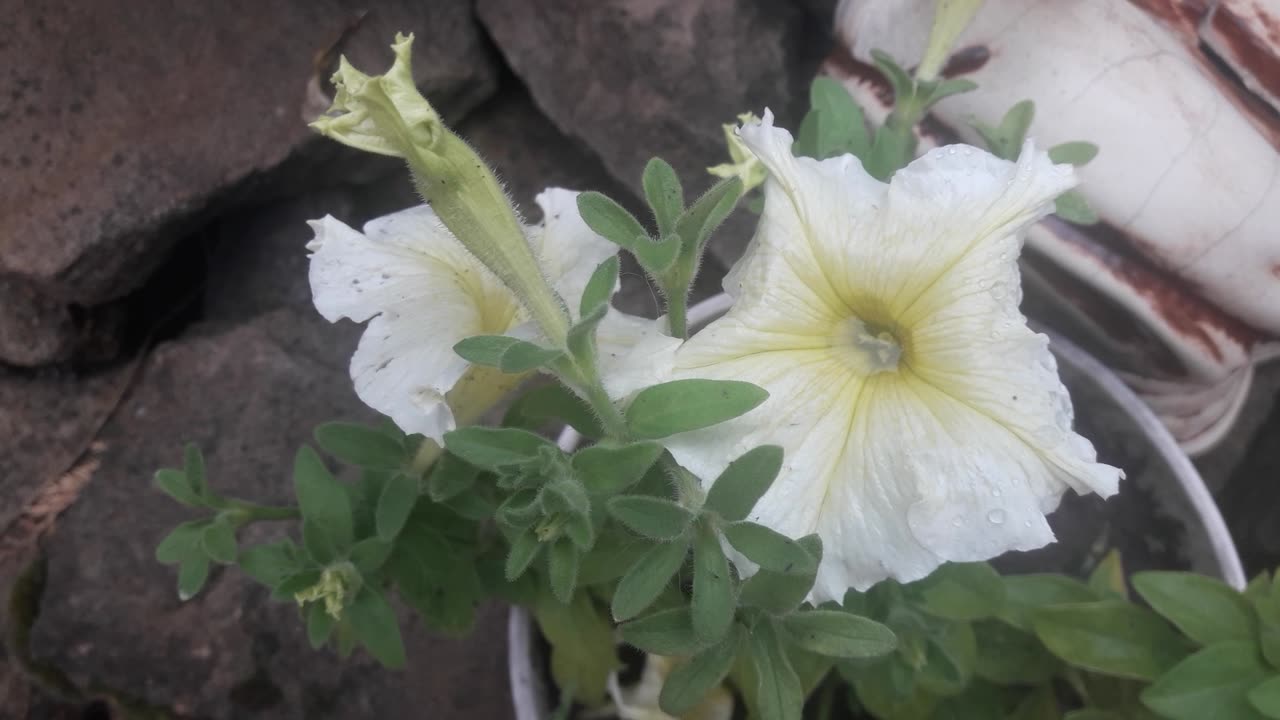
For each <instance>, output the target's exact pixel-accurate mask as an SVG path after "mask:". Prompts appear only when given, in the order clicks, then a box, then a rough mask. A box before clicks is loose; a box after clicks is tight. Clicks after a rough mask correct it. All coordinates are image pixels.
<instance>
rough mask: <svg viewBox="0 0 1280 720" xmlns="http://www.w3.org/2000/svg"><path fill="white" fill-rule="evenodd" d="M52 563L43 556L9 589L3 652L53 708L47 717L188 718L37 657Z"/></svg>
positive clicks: (100, 719)
mask: <svg viewBox="0 0 1280 720" xmlns="http://www.w3.org/2000/svg"><path fill="white" fill-rule="evenodd" d="M46 570H47V564H46V560H45V557H44V555H43V554H38V555H37V556H36V558H35V559H34V560H32V561H31V563H30V564H29V565H27V567H26V568H24V569H23V571H22V572H21V573H20V574H19V575H18V577H17V579H16V580H15V581H14V583H13V586H12V588H11V589H10V591H9V597H8V603H7V605H8V607H7V611H8V613H7V618H6V625H5V627H4V650H5V653H6V654H7V656H8V658H9V659H10V660H11V661H12V662H13V664H14V665H16V666H17V668H18V669H19V670H20V671H21V672H22V674H23V676H24V677H25V678H26V679H27V680H28V681H30V682H31V684H32V686H34V687H35V688H36V689H37V690H38V691H40V692H41V693H42V694H43V695H44V696H45V698H44V699H46V700H48V701H49V702H50V703H52V705H53V707H51V708H46V709H45V710H46V712H45V715H46V716H48V714H49V713H56V714H57V716H59V717H66V718H80V720H177V719H178V718H181V717H183V716H181V715H179V714H178V713H177V712H175V711H174V710H172V709H171V708H166V707H163V706H159V705H154V704H150V703H147V702H145V701H143V700H141V699H139V698H136V697H133V696H131V695H129V694H128V693H125V692H122V691H120V690H118V689H115V688H112V687H110V686H107V685H105V684H103V683H101V682H99V681H97V680H95V679H92V678H90V679H89V680H88V681H86V682H85V683H84V685H83V687H82V686H81V685H80V684H78V683H77V682H76V681H74V680H73V679H72V678H71V677H70V676H69V675H68V674H67V673H66V672H64V671H63V670H62V669H61V668H59V667H58V666H56V665H54V664H53V663H49V662H45V661H42V660H38V659H36V658H35V657H34V656H33V654H32V652H31V629H32V627H34V626H35V622H36V618H37V617H39V615H40V603H41V600H42V599H43V597H44V589H45V580H46Z"/></svg>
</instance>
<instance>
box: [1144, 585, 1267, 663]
mask: <svg viewBox="0 0 1280 720" xmlns="http://www.w3.org/2000/svg"><path fill="white" fill-rule="evenodd" d="M1133 586H1134V588H1135V589H1136V590H1137V591H1138V594H1139V595H1141V596H1142V599H1143V600H1146V601H1147V603H1148V604H1149V605H1151V607H1152V608H1153V609H1154V610H1155V611H1156V612H1158V613H1160V614H1161V615H1163V616H1164V617H1165V618H1167V619H1168V620H1169V621H1170V622H1172V623H1173V624H1174V625H1176V626H1177V627H1178V629H1179V630H1181V631H1182V632H1183V633H1184V634H1186V636H1187V637H1189V638H1191V639H1192V640H1194V641H1196V642H1197V643H1199V644H1201V645H1212V644H1213V643H1216V642H1220V641H1222V640H1253V638H1254V637H1256V636H1257V631H1258V626H1257V622H1256V621H1255V620H1254V617H1253V612H1252V611H1251V610H1250V608H1249V603H1248V602H1247V601H1246V600H1245V599H1244V597H1243V596H1241V595H1240V593H1238V592H1236V591H1235V590H1232V589H1231V588H1229V587H1227V585H1226V584H1225V583H1223V582H1222V581H1220V580H1215V579H1213V578H1209V577H1205V576H1203V575H1196V574H1193V573H1182V572H1141V573H1137V574H1135V575H1134V576H1133Z"/></svg>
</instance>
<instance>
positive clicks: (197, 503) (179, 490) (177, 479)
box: [155, 468, 205, 507]
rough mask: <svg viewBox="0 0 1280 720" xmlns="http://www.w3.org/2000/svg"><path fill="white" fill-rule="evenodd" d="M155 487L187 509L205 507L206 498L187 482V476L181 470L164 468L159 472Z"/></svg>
mask: <svg viewBox="0 0 1280 720" xmlns="http://www.w3.org/2000/svg"><path fill="white" fill-rule="evenodd" d="M155 485H156V488H157V489H158V490H160V491H161V492H163V493H164V494H166V495H168V496H169V497H171V498H173V499H174V500H177V501H178V502H180V503H182V504H183V505H186V506H187V507H204V506H205V501H204V498H202V497H200V496H199V495H198V494H197V493H196V491H195V490H193V489H192V488H191V483H189V482H187V474H186V473H184V472H182V471H181V470H174V469H172V468H164V469H163V470H157V471H156V474H155Z"/></svg>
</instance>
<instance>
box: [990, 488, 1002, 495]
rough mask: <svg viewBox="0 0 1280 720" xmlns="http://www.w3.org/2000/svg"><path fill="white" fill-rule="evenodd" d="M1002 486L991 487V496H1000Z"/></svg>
mask: <svg viewBox="0 0 1280 720" xmlns="http://www.w3.org/2000/svg"><path fill="white" fill-rule="evenodd" d="M1000 495H1001V492H1000V488H991V497H1000Z"/></svg>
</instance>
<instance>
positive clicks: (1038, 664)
mask: <svg viewBox="0 0 1280 720" xmlns="http://www.w3.org/2000/svg"><path fill="white" fill-rule="evenodd" d="M973 632H974V635H975V636H976V637H977V645H978V659H977V662H976V663H975V664H974V671H975V672H976V673H977V674H978V675H979V676H980V677H982V678H985V679H986V680H990V681H991V682H993V683H998V684H1001V685H1037V684H1040V683H1044V682H1047V681H1048V680H1049V678H1051V677H1052V676H1053V673H1054V672H1055V671H1056V670H1057V669H1058V667H1059V665H1060V663H1059V662H1058V660H1057V658H1055V657H1053V656H1052V655H1050V654H1049V652H1048V651H1047V650H1045V649H1044V646H1043V645H1041V644H1040V641H1039V640H1037V639H1036V637H1035V636H1034V635H1032V634H1030V633H1027V632H1023V631H1022V630H1018V629H1016V628H1013V627H1011V626H1009V625H1006V624H1005V623H1003V622H1000V621H998V620H980V621H978V622H976V623H974V625H973Z"/></svg>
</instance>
